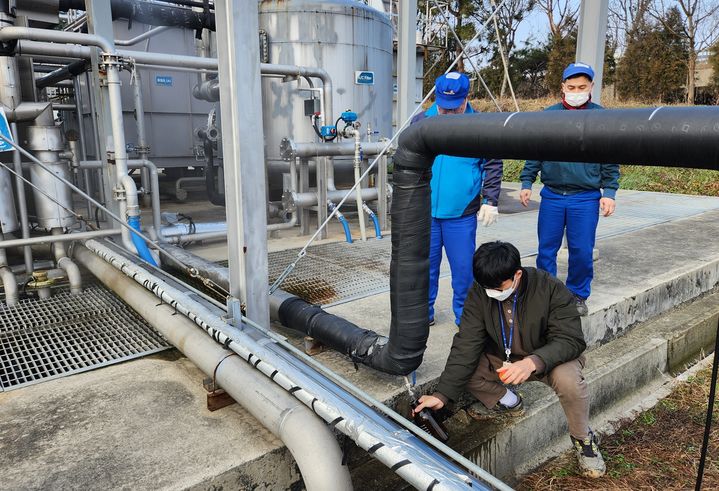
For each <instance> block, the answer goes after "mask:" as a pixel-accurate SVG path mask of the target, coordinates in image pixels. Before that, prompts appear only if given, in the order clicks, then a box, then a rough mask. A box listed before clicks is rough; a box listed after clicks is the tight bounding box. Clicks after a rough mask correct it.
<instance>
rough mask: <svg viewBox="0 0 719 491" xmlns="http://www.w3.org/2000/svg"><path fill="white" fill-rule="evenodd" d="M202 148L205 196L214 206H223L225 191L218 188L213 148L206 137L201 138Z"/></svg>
mask: <svg viewBox="0 0 719 491" xmlns="http://www.w3.org/2000/svg"><path fill="white" fill-rule="evenodd" d="M202 145H203V148H204V150H205V186H206V187H207V197H208V198H209V200H210V203H212V204H213V205H215V206H225V193H224V191H220V190H219V189H218V182H217V179H216V177H217V168H216V167H215V157H214V149H213V148H212V142H211V141H210V140H209V139H208V138H204V139H203V144H202Z"/></svg>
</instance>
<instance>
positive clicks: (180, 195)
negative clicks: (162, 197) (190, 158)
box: [175, 177, 205, 201]
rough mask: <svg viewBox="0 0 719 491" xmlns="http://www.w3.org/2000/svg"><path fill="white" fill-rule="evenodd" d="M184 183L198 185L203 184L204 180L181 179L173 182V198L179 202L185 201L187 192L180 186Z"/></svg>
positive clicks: (202, 178) (196, 178)
mask: <svg viewBox="0 0 719 491" xmlns="http://www.w3.org/2000/svg"><path fill="white" fill-rule="evenodd" d="M185 183H199V184H203V185H204V184H205V178H204V177H181V178H179V179H178V180H177V181H175V196H176V197H177V199H179V200H180V201H185V200H186V199H187V194H188V193H187V190H186V189H183V188H182V185H183V184H185Z"/></svg>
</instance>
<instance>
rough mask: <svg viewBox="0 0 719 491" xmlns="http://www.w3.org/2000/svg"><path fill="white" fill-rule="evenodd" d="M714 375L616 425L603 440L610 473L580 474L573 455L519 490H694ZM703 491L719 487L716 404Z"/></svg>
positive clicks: (685, 386)
mask: <svg viewBox="0 0 719 491" xmlns="http://www.w3.org/2000/svg"><path fill="white" fill-rule="evenodd" d="M710 377H711V371H710V370H709V369H706V370H702V371H700V372H698V373H697V374H696V376H695V377H692V378H690V379H689V380H688V381H687V382H684V383H681V384H680V385H678V386H677V387H676V388H675V389H674V391H673V392H672V393H671V394H670V395H669V396H668V397H667V398H665V399H662V400H661V401H660V402H659V404H657V405H656V406H655V407H654V408H652V409H650V410H647V411H644V412H642V413H640V414H639V415H638V416H637V418H636V419H634V420H633V421H632V420H628V421H622V422H620V423H618V424H616V425H615V428H616V431H615V432H614V434H612V435H610V436H607V437H605V438H603V440H602V443H601V445H600V446H601V450H602V454H603V455H604V459H605V461H606V463H607V475H606V476H605V477H604V478H602V479H598V480H593V479H586V478H582V477H579V476H577V464H576V460H575V457H574V454H573V452H572V451H570V452H566V453H564V454H562V455H561V456H559V457H557V458H556V459H554V460H552V461H550V462H548V463H547V464H545V465H544V466H542V467H540V468H539V469H537V470H536V471H534V472H533V473H532V474H530V475H528V476H526V477H525V478H524V479H523V480H522V481H521V482H520V483H519V485H518V486H517V489H519V490H579V489H631V490H635V489H646V490H660V489H661V490H666V489H672V490H674V489H677V490H678V489H693V488H694V483H695V480H696V475H697V466H698V464H699V453H700V451H701V444H702V438H703V432H704V421H705V418H706V410H707V400H708V396H709V383H710ZM713 418H714V419H713V424H712V433H711V437H710V443H709V451H708V453H707V462H706V466H705V471H704V480H703V485H702V488H703V489H707V490H709V489H719V428H717V422H718V420H719V409H718V408H717V405H716V404H715V406H714V412H713Z"/></svg>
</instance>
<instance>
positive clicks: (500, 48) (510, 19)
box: [474, 0, 537, 98]
mask: <svg viewBox="0 0 719 491" xmlns="http://www.w3.org/2000/svg"><path fill="white" fill-rule="evenodd" d="M478 3H479V4H480V5H479V8H478V9H477V13H476V15H475V16H474V18H475V21H477V22H478V23H481V22H483V21H484V20H485V19H487V17H488V16H489V15H491V13H492V12H494V10H495V9H497V5H498V4H500V2H499V1H497V0H479V2H478ZM536 3H537V2H536V0H507V1H505V2H504V3H503V4H502V6H501V7H499V10H497V15H496V16H495V17H494V19H493V25H494V32H495V35H496V41H497V49H496V53H497V54H498V55H499V57H500V59H501V60H502V64H503V66H504V76H503V79H502V84H501V90H500V96H502V97H503V96H504V92H505V89H506V88H507V86H509V88H510V91H511V92H512V96H513V97H512V98H514V94H513V89H512V87H511V81H510V80H509V70H508V65H507V63H508V60H509V58H510V54H511V53H512V50H514V48H515V42H516V41H515V38H516V35H517V29H519V25H520V24H521V23H522V21H523V20H524V19H525V18H526V17H527V15H528V14H529V13H530V12H531V11H532V10H534V7H535V5H536Z"/></svg>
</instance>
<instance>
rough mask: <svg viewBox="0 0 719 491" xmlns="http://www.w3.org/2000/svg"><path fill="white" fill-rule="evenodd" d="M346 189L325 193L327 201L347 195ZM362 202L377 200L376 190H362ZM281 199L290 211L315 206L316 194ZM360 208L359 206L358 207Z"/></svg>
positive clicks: (298, 194) (292, 195)
mask: <svg viewBox="0 0 719 491" xmlns="http://www.w3.org/2000/svg"><path fill="white" fill-rule="evenodd" d="M347 192H348V190H347V189H336V190H334V191H328V192H327V199H329V200H331V201H339V200H341V199H342V198H344V197H345V195H346V194H347ZM361 196H362V200H363V201H375V200H377V199H378V198H379V191H378V189H377V188H362V192H361ZM286 198H287V199H285V197H283V205H284V208H285V209H286V210H289V211H292V210H293V209H295V208H298V207H307V206H314V205H316V204H317V193H314V192H308V193H291V194H290V195H289V196H286ZM360 206H361V205H360Z"/></svg>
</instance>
